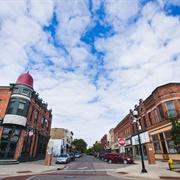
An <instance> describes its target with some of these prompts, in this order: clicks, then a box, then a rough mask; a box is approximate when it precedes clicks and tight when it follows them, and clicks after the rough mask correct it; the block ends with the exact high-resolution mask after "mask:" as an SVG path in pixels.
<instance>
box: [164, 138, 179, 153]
mask: <svg viewBox="0 0 180 180" xmlns="http://www.w3.org/2000/svg"><path fill="white" fill-rule="evenodd" d="M166 142H167V146H168V151H169V153H177V151H176V149H175V148H174V141H173V140H171V139H170V140H167V141H166Z"/></svg>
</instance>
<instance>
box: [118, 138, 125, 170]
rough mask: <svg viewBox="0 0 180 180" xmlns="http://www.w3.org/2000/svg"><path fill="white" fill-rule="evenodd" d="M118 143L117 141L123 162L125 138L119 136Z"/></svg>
mask: <svg viewBox="0 0 180 180" xmlns="http://www.w3.org/2000/svg"><path fill="white" fill-rule="evenodd" d="M118 143H119V146H120V148H121V152H122V153H123V163H124V153H125V148H124V146H125V145H126V139H125V138H119V139H118ZM124 167H125V164H124Z"/></svg>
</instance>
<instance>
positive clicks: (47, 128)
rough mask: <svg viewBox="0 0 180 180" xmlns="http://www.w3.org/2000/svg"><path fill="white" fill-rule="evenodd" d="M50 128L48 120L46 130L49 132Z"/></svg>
mask: <svg viewBox="0 0 180 180" xmlns="http://www.w3.org/2000/svg"><path fill="white" fill-rule="evenodd" d="M48 130H49V121H46V131H47V132H48Z"/></svg>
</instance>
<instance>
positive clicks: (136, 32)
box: [0, 0, 180, 146]
mask: <svg viewBox="0 0 180 180" xmlns="http://www.w3.org/2000/svg"><path fill="white" fill-rule="evenodd" d="M179 46H180V1H179V0H152V1H150V0H149V1H145V0H141V1H140V0H48V1H42V0H29V1H25V0H18V1H16V0H14V1H2V0H0V47H1V48H0V65H1V76H0V82H1V84H0V85H2V86H7V85H9V83H15V82H16V80H17V78H18V76H19V75H20V74H22V73H25V72H27V71H29V72H30V74H31V75H32V76H33V78H34V89H35V90H36V92H38V93H39V95H40V97H42V98H43V100H44V101H45V102H47V103H48V107H49V108H52V112H53V124H52V127H61V128H67V129H69V130H71V131H73V132H74V138H83V139H84V140H85V141H86V142H87V143H88V145H89V146H90V145H92V144H93V143H94V142H95V141H96V140H100V139H101V138H102V137H103V135H104V134H106V133H108V132H109V130H110V129H111V128H113V127H115V126H116V125H117V124H118V123H119V122H120V121H121V120H122V119H123V118H124V117H125V116H126V115H127V114H128V113H129V109H133V108H134V105H135V104H138V102H139V99H141V98H142V99H144V100H145V99H146V98H147V97H148V96H149V95H150V94H151V92H152V91H153V90H154V89H155V88H156V87H157V86H161V85H163V84H166V83H169V82H179V79H180V71H179V67H180V50H179Z"/></svg>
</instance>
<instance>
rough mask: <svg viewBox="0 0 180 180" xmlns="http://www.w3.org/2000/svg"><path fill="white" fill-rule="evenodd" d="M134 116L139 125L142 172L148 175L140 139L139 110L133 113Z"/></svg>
mask: <svg viewBox="0 0 180 180" xmlns="http://www.w3.org/2000/svg"><path fill="white" fill-rule="evenodd" d="M133 115H134V117H135V119H134V120H133V122H135V123H136V124H137V135H138V141H139V150H140V155H141V164H142V170H141V173H147V170H146V168H145V165H144V157H143V153H142V147H141V139H140V132H139V131H140V130H141V125H140V123H139V120H138V112H137V110H134V111H133Z"/></svg>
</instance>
